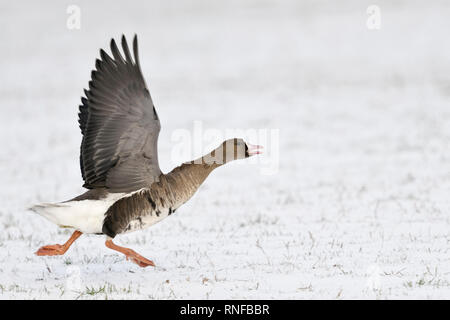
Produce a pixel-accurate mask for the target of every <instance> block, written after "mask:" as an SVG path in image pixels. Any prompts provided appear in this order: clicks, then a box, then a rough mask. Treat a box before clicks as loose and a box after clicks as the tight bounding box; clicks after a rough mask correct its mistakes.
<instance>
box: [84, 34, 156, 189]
mask: <svg viewBox="0 0 450 320" xmlns="http://www.w3.org/2000/svg"><path fill="white" fill-rule="evenodd" d="M121 46H122V51H123V55H122V54H121V52H120V50H119V48H118V46H117V44H116V42H115V40H114V39H112V40H111V43H110V47H111V54H112V57H111V56H110V55H109V54H107V53H106V52H105V51H104V50H103V49H101V50H100V58H101V59H97V60H96V61H95V70H93V71H92V73H91V81H89V90H84V93H85V96H86V98H84V97H83V98H82V99H81V105H80V107H79V110H80V112H79V119H78V122H79V125H80V129H81V133H82V134H83V140H82V142H81V148H80V149H81V152H80V167H81V173H82V176H83V179H84V181H85V184H84V186H85V187H86V188H89V189H92V188H107V189H110V192H131V191H135V190H138V189H141V188H144V187H148V186H149V185H150V184H151V183H153V182H154V181H156V180H157V179H158V177H159V175H160V174H161V170H160V168H159V164H158V154H157V143H158V135H159V131H160V127H161V125H160V122H159V118H158V115H157V113H156V110H155V107H154V105H153V102H152V99H151V96H150V93H149V91H148V88H147V85H146V84H145V80H144V77H143V76H142V71H141V67H140V63H139V57H138V44H137V37H136V36H135V37H134V39H133V54H134V60H133V57H132V56H131V52H130V49H129V47H128V44H127V41H126V38H125V36H122V40H121Z"/></svg>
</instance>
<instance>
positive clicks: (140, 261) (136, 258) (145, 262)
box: [124, 249, 155, 268]
mask: <svg viewBox="0 0 450 320" xmlns="http://www.w3.org/2000/svg"><path fill="white" fill-rule="evenodd" d="M128 250H129V251H127V252H126V253H124V254H125V257H126V258H127V260H131V261H132V262H134V263H136V264H137V265H138V266H139V267H142V268H145V267H148V266H152V267H154V266H155V263H154V262H153V261H152V260H149V259H147V258H145V257H143V256H141V255H140V254H138V253H136V252H135V251H133V250H131V249H128Z"/></svg>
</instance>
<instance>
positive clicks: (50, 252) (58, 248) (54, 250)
mask: <svg viewBox="0 0 450 320" xmlns="http://www.w3.org/2000/svg"><path fill="white" fill-rule="evenodd" d="M81 235H82V233H81V232H80V231H78V230H77V231H75V232H74V233H73V234H72V236H71V237H70V239H69V240H67V242H66V243H64V244H63V245H61V244H53V245H48V246H43V247H41V248H39V250H38V251H36V255H38V256H59V255H63V254H64V253H66V251H67V250H68V249H69V248H70V246H71V245H72V243H74V242H75V240H77V239H78V238H79V237H80V236H81Z"/></svg>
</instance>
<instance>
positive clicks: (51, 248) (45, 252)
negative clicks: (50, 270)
mask: <svg viewBox="0 0 450 320" xmlns="http://www.w3.org/2000/svg"><path fill="white" fill-rule="evenodd" d="M65 252H66V249H65V248H64V246H62V245H60V244H53V245H48V246H43V247H40V248H39V249H38V251H36V252H35V254H36V255H38V256H60V255H63V254H64V253H65Z"/></svg>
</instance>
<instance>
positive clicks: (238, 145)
mask: <svg viewBox="0 0 450 320" xmlns="http://www.w3.org/2000/svg"><path fill="white" fill-rule="evenodd" d="M262 148H263V147H262V146H259V145H253V144H250V143H247V142H245V141H244V140H243V139H240V138H233V139H228V140H225V141H224V142H223V143H222V145H221V146H220V147H219V148H218V149H219V150H220V151H222V155H223V159H224V160H223V163H227V162H230V161H233V160H240V159H246V158H249V157H251V156H254V155H257V154H261V153H262V150H261V149H262ZM219 150H218V151H219ZM219 154H220V153H219Z"/></svg>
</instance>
